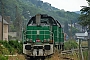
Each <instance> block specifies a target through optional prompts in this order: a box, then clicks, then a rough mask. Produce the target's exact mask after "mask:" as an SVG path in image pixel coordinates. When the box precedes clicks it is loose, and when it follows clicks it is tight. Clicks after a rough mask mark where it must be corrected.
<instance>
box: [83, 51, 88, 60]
mask: <svg viewBox="0 0 90 60" xmlns="http://www.w3.org/2000/svg"><path fill="white" fill-rule="evenodd" d="M83 55H84V59H85V60H88V51H87V50H85V51H83Z"/></svg>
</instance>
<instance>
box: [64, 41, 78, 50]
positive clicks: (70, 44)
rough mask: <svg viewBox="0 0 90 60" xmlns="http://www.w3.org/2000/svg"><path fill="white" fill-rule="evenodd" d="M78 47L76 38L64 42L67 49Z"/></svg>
mask: <svg viewBox="0 0 90 60" xmlns="http://www.w3.org/2000/svg"><path fill="white" fill-rule="evenodd" d="M77 47H78V44H77V42H76V41H75V40H68V41H66V42H65V43H64V48H65V49H66V50H70V49H73V48H74V49H75V48H77Z"/></svg>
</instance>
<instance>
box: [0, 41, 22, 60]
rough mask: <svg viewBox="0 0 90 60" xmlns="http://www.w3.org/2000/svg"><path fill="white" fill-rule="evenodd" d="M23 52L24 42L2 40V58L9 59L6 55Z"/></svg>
mask: <svg viewBox="0 0 90 60" xmlns="http://www.w3.org/2000/svg"><path fill="white" fill-rule="evenodd" d="M16 53H18V54H22V42H18V41H17V40H16V41H13V40H11V41H8V42H7V41H0V54H1V55H0V60H8V57H5V56H4V55H11V54H12V55H13V54H16Z"/></svg>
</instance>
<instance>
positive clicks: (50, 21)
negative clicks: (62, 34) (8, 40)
mask: <svg viewBox="0 0 90 60" xmlns="http://www.w3.org/2000/svg"><path fill="white" fill-rule="evenodd" d="M29 24H36V16H34V17H32V18H31V19H30V20H29V22H28V24H27V25H29ZM40 24H41V25H42V24H46V25H57V23H56V21H55V20H54V19H53V18H52V17H51V16H42V15H41V18H40Z"/></svg>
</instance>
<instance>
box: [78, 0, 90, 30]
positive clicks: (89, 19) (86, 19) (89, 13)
mask: <svg viewBox="0 0 90 60" xmlns="http://www.w3.org/2000/svg"><path fill="white" fill-rule="evenodd" d="M87 1H88V3H90V0H87ZM80 11H81V15H80V17H79V23H80V24H81V25H82V26H88V27H89V29H90V7H86V6H82V9H81V10H80Z"/></svg>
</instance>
